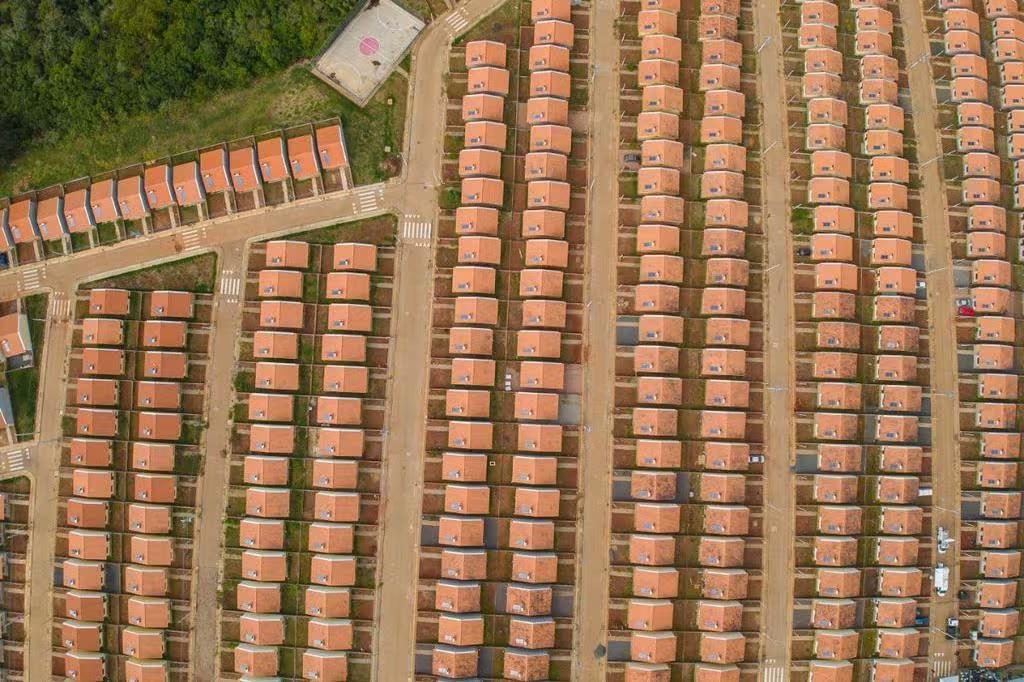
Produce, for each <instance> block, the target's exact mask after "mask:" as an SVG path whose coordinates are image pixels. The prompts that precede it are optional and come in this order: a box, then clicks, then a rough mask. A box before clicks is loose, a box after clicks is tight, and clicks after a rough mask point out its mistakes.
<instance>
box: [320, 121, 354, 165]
mask: <svg viewBox="0 0 1024 682" xmlns="http://www.w3.org/2000/svg"><path fill="white" fill-rule="evenodd" d="M313 135H314V137H315V139H316V151H317V157H318V158H319V161H320V168H321V169H322V170H325V171H330V170H339V169H342V168H346V167H347V166H348V152H347V151H346V149H345V134H344V133H343V132H342V130H341V125H340V124H338V123H331V124H328V125H324V126H320V127H318V128H316V129H315V130H314V131H313Z"/></svg>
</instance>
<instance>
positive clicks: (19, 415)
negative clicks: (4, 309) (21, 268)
mask: <svg viewBox="0 0 1024 682" xmlns="http://www.w3.org/2000/svg"><path fill="white" fill-rule="evenodd" d="M23 303H24V306H25V315H26V317H28V330H29V336H30V337H31V338H32V354H33V356H34V358H35V361H34V363H33V365H32V367H26V368H24V369H18V370H15V371H13V372H6V373H5V376H4V380H5V382H6V384H7V390H8V391H10V394H11V408H12V409H13V410H14V430H15V432H16V433H17V434H18V440H30V439H31V438H32V437H33V436H34V434H35V430H36V403H37V402H38V397H39V363H40V362H42V358H43V344H44V343H45V341H46V307H47V304H48V303H49V297H48V296H47V294H36V295H34V296H28V297H26V298H25V300H24V301H23Z"/></svg>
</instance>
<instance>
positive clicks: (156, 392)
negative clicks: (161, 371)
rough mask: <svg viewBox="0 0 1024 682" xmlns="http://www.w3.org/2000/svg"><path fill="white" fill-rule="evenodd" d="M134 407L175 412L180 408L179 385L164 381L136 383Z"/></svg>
mask: <svg viewBox="0 0 1024 682" xmlns="http://www.w3.org/2000/svg"><path fill="white" fill-rule="evenodd" d="M135 391H136V392H135V407H137V408H147V409H152V410H176V409H178V408H180V407H181V385H180V384H177V383H172V382H166V381H140V382H138V383H136V389H135Z"/></svg>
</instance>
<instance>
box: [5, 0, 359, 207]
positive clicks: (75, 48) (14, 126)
mask: <svg viewBox="0 0 1024 682" xmlns="http://www.w3.org/2000/svg"><path fill="white" fill-rule="evenodd" d="M355 5H356V0H10V1H9V2H0V74H3V76H2V78H0V81H2V83H3V87H2V88H0V168H3V167H4V166H6V165H8V164H10V163H11V162H13V161H15V160H16V159H17V158H18V157H19V156H20V155H23V154H25V152H26V150H30V149H32V148H33V147H35V146H45V145H47V144H50V145H58V144H60V143H63V144H65V145H66V141H67V140H68V139H69V138H73V139H74V141H75V142H76V143H77V144H80V145H82V144H84V145H87V144H88V141H84V142H83V141H82V139H83V138H86V137H88V136H89V135H91V134H95V135H97V136H102V135H108V136H109V134H110V132H111V131H112V130H115V131H116V130H117V129H118V128H130V127H131V126H132V125H133V117H140V116H145V115H146V114H149V113H151V112H159V111H160V110H161V108H162V107H168V108H174V107H178V108H181V103H182V102H186V103H196V104H202V103H203V102H204V101H207V100H209V99H211V98H213V97H215V96H218V95H220V94H222V93H230V92H231V91H232V90H235V89H238V88H243V87H247V86H250V85H251V84H252V83H253V82H254V81H255V80H258V79H260V78H265V77H272V76H275V75H277V74H281V73H282V72H284V71H285V70H286V69H287V68H288V67H289V66H291V65H293V64H295V63H296V62H297V61H299V60H301V59H303V58H308V57H312V56H314V55H315V54H316V53H317V51H318V50H319V49H320V48H321V46H322V45H323V44H324V41H325V40H326V39H327V38H328V37H329V36H330V35H331V34H332V33H333V32H334V30H335V29H337V28H338V26H339V25H340V24H341V22H342V21H343V20H344V18H345V17H346V15H348V13H349V12H350V10H351V9H352V8H353V7H354V6H355ZM292 81H294V77H290V80H289V81H288V82H289V83H290V82H292ZM302 85H303V87H306V84H305V82H303V84H302ZM269 118H270V120H269V121H268V122H269V123H272V124H274V123H277V121H276V120H274V119H273V117H269ZM250 132H257V131H250ZM131 133H132V131H130V130H125V134H126V136H129V135H131ZM144 133H145V131H143V134H144ZM138 160H142V159H138ZM94 170H95V169H94ZM34 179H35V178H33V180H34ZM15 184H16V183H15ZM7 189H8V190H9V189H11V188H10V187H9V188H7ZM14 189H15V190H16V191H17V190H19V189H27V187H15V188H14Z"/></svg>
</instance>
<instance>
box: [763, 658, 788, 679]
mask: <svg viewBox="0 0 1024 682" xmlns="http://www.w3.org/2000/svg"><path fill="white" fill-rule="evenodd" d="M785 679H786V675H785V670H784V669H783V667H782V666H781V665H779V664H778V663H776V662H775V659H774V658H769V659H767V660H766V661H765V662H764V676H763V677H762V678H761V682H783V681H784V680H785Z"/></svg>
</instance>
